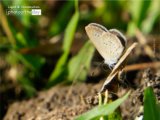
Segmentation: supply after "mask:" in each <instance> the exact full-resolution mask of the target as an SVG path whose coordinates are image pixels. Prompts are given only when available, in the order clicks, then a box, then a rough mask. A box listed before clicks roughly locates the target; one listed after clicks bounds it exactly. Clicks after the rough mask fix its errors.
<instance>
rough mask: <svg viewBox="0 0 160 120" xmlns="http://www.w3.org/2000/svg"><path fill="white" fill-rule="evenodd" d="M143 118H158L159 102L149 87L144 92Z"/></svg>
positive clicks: (159, 115)
mask: <svg viewBox="0 0 160 120" xmlns="http://www.w3.org/2000/svg"><path fill="white" fill-rule="evenodd" d="M144 120H160V104H159V103H158V101H157V99H156V97H155V94H154V91H153V89H152V88H150V87H148V88H147V89H146V90H145V92H144Z"/></svg>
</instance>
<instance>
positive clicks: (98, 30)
mask: <svg viewBox="0 0 160 120" xmlns="http://www.w3.org/2000/svg"><path fill="white" fill-rule="evenodd" d="M85 29H86V32H87V35H88V36H89V38H90V40H91V41H92V43H93V44H94V46H95V47H96V49H97V50H98V52H99V53H100V54H101V56H102V57H103V58H105V54H104V51H103V50H102V44H101V37H102V33H103V32H108V30H107V29H106V28H105V27H103V26H102V25H99V24H96V23H91V24H89V25H88V26H86V27H85Z"/></svg>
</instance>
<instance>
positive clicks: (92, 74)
mask: <svg viewBox="0 0 160 120" xmlns="http://www.w3.org/2000/svg"><path fill="white" fill-rule="evenodd" d="M102 63H104V60H103V61H102V62H101V63H100V64H99V65H98V66H97V68H96V69H95V70H94V72H92V74H91V75H93V74H94V73H95V71H96V70H97V69H98V68H99V66H100V65H102Z"/></svg>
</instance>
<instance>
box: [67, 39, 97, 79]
mask: <svg viewBox="0 0 160 120" xmlns="http://www.w3.org/2000/svg"><path fill="white" fill-rule="evenodd" d="M94 51H95V47H94V46H93V44H92V43H91V41H87V43H86V44H85V45H84V46H83V48H82V49H81V50H80V51H79V52H78V54H77V55H76V56H75V57H73V58H72V59H71V60H70V61H69V63H68V67H67V71H68V80H71V81H72V80H74V79H75V77H76V76H77V75H78V74H79V76H78V80H80V81H83V80H84V79H85V78H86V76H87V72H88V69H89V66H90V64H91V60H92V56H93V54H94ZM81 69H82V70H81ZM79 72H80V73H79Z"/></svg>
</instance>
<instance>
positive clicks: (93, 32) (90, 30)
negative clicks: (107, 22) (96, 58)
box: [85, 23, 127, 69]
mask: <svg viewBox="0 0 160 120" xmlns="http://www.w3.org/2000/svg"><path fill="white" fill-rule="evenodd" d="M85 30H86V32H87V35H88V36H89V38H90V40H91V41H92V43H93V44H94V46H95V47H96V49H97V51H98V52H99V53H100V55H101V56H102V57H103V58H104V63H105V64H107V65H108V66H109V68H110V69H111V68H113V67H114V65H115V64H116V63H117V62H118V60H119V58H120V57H121V56H122V55H123V53H124V52H125V50H126V47H127V40H126V38H125V37H124V35H123V34H122V33H121V32H119V31H118V30H116V29H110V30H107V28H105V27H104V26H102V25H100V24H97V23H90V24H89V25H88V26H86V27H85Z"/></svg>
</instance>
